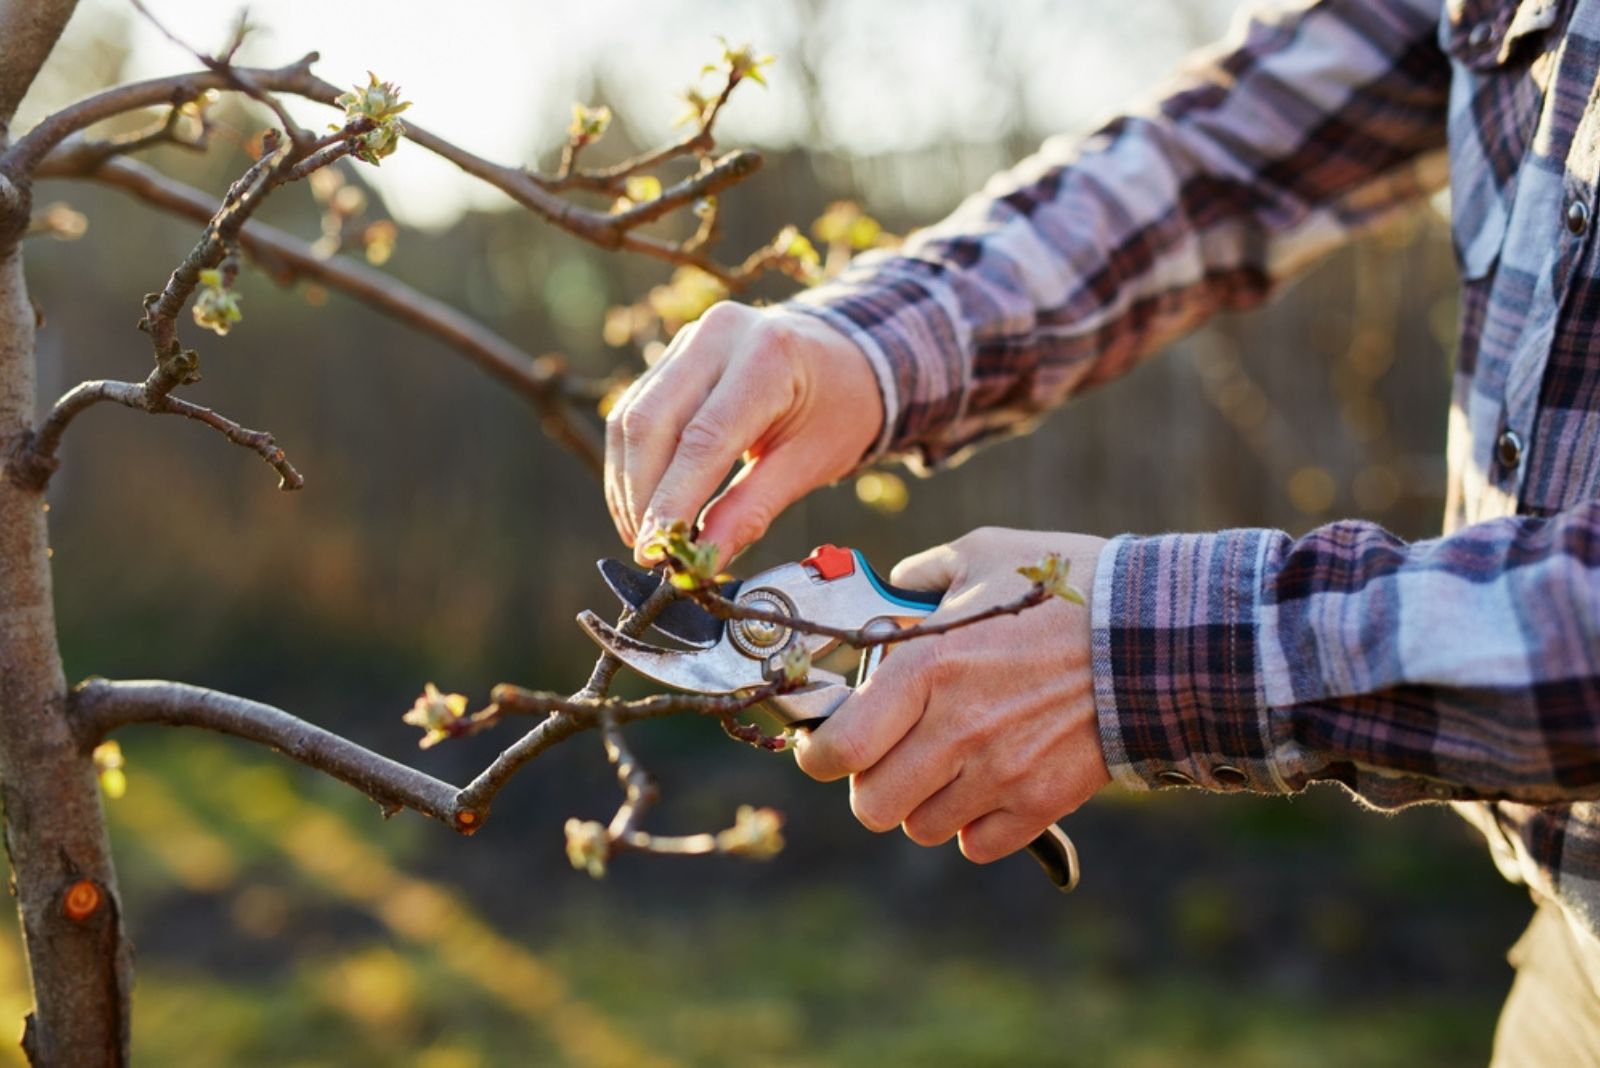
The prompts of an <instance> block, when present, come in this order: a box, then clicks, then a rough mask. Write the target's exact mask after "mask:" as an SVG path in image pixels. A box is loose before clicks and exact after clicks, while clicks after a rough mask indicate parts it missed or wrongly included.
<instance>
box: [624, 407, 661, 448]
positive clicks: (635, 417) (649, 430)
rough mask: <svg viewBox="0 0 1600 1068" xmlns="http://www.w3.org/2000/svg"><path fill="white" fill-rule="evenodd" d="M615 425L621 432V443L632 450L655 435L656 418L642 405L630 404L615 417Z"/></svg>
mask: <svg viewBox="0 0 1600 1068" xmlns="http://www.w3.org/2000/svg"><path fill="white" fill-rule="evenodd" d="M617 424H618V426H619V427H620V429H621V431H622V443H623V444H624V445H626V446H627V447H628V448H630V449H632V448H637V447H638V446H640V445H643V444H644V443H645V442H646V441H648V440H649V439H650V436H651V435H652V434H654V433H655V429H656V417H655V413H654V412H652V411H650V409H648V408H646V407H645V406H644V405H642V404H630V405H629V406H628V407H627V408H626V409H624V410H623V412H622V414H621V415H620V416H618V417H617Z"/></svg>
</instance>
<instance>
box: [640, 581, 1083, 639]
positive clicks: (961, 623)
mask: <svg viewBox="0 0 1600 1068" xmlns="http://www.w3.org/2000/svg"><path fill="white" fill-rule="evenodd" d="M662 585H663V586H665V585H667V583H664V582H663V583H662ZM687 596H689V597H692V598H694V600H695V601H696V602H698V603H699V604H700V605H701V606H702V607H704V608H705V610H706V611H708V612H710V613H711V614H712V615H714V616H716V617H717V618H718V619H722V620H729V619H751V620H758V621H761V622H765V623H777V624H779V625H781V626H785V627H790V628H792V629H794V630H797V631H800V632H801V633H803V634H817V635H820V636H822V637H825V638H837V639H838V640H839V641H841V642H844V643H845V644H846V645H849V646H853V647H854V648H857V649H869V648H872V647H873V646H878V645H897V644H899V643H900V642H907V641H911V640H913V639H915V638H931V637H933V636H934V635H937V634H947V633H949V632H950V631H952V630H960V629H961V628H962V627H970V626H972V625H973V624H974V623H982V622H983V621H984V620H986V619H994V618H995V617H996V616H1014V615H1016V614H1017V613H1018V612H1023V611H1026V610H1027V609H1029V608H1033V607H1035V606H1036V605H1041V604H1044V603H1045V602H1046V601H1048V600H1050V598H1052V597H1054V596H1055V594H1053V593H1051V592H1050V591H1049V590H1048V589H1046V588H1045V587H1043V586H1041V585H1037V584H1035V585H1033V586H1030V587H1029V588H1028V591H1027V592H1026V593H1024V594H1022V595H1021V596H1019V597H1017V598H1015V599H1014V600H1011V601H1006V602H1005V603H1003V604H997V605H991V606H990V607H988V608H985V609H983V610H982V611H978V612H974V613H972V614H971V615H967V616H959V617H957V618H955V619H946V620H941V621H939V622H937V623H918V624H916V625H914V626H910V627H904V628H901V629H899V630H893V629H882V630H880V629H877V628H872V627H835V626H832V625H830V624H827V623H818V622H817V621H816V620H812V619H804V618H801V617H797V616H791V615H788V614H786V613H784V612H778V611H774V610H772V609H766V608H756V607H754V606H753V605H748V604H739V603H737V602H735V601H730V600H728V599H727V598H726V597H724V596H722V595H721V594H720V593H718V592H717V591H716V589H715V588H713V587H709V586H707V587H702V588H700V589H697V590H694V591H692V592H690V593H688V594H687Z"/></svg>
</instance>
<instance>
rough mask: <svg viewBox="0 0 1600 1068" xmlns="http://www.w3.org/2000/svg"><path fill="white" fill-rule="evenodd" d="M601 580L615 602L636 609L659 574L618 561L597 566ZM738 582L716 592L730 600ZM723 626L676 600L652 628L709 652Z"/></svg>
mask: <svg viewBox="0 0 1600 1068" xmlns="http://www.w3.org/2000/svg"><path fill="white" fill-rule="evenodd" d="M599 567H600V576H601V577H602V578H604V579H605V580H606V585H607V586H610V587H611V592H612V593H614V594H616V595H617V600H619V601H621V602H622V603H623V604H625V605H627V606H628V607H629V608H638V607H639V606H640V605H642V604H644V602H645V601H646V599H648V598H649V596H650V595H651V594H652V593H654V592H656V587H657V586H660V585H661V572H659V571H645V570H642V569H640V568H637V567H634V566H632V565H631V564H625V563H623V562H622V561H621V560H613V559H605V560H601V561H600V562H599ZM739 586H740V583H739V581H738V580H737V579H735V580H733V581H731V582H724V583H723V584H722V585H721V586H719V587H718V588H717V589H718V592H719V593H721V594H722V596H724V597H726V598H728V599H729V600H732V599H733V598H734V597H735V596H736V595H737V594H738V592H739ZM725 625H726V624H724V623H723V621H722V620H720V619H718V618H717V617H716V616H714V615H712V614H711V613H710V612H707V611H706V610H705V609H704V608H701V607H700V606H699V605H697V604H695V603H694V602H693V601H689V600H677V601H673V602H672V603H671V604H669V605H667V606H666V607H665V608H663V609H662V610H661V614H660V615H658V616H656V618H655V622H654V623H653V624H652V626H654V627H655V629H656V630H658V631H660V632H661V633H662V634H665V635H666V636H667V637H669V638H671V639H673V640H674V641H680V642H682V643H683V644H685V645H689V646H693V647H694V648H696V649H709V648H711V647H712V646H713V645H716V644H717V642H718V641H720V640H721V638H722V630H723V627H724V626H725Z"/></svg>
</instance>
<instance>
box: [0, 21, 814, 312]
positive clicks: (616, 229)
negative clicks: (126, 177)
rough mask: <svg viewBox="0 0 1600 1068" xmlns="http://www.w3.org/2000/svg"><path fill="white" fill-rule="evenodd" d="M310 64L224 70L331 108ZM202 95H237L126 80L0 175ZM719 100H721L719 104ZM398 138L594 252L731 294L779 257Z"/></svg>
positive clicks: (440, 143)
mask: <svg viewBox="0 0 1600 1068" xmlns="http://www.w3.org/2000/svg"><path fill="white" fill-rule="evenodd" d="M316 59H317V54H316V53H315V52H312V53H309V54H308V55H307V56H305V57H304V58H303V59H301V60H299V61H298V62H296V63H291V64H289V65H287V66H284V67H277V68H237V67H234V68H229V69H230V70H231V71H232V73H233V74H234V75H237V76H239V77H241V78H243V79H244V80H245V81H246V82H247V83H248V84H249V85H251V86H252V87H254V88H257V89H260V90H261V91H262V92H266V93H272V92H278V93H291V94H294V95H296V96H303V97H305V98H306V99H308V100H315V101H317V102H318V103H322V104H326V105H328V106H330V107H331V106H334V102H335V99H336V98H337V97H338V96H339V94H340V90H339V89H338V88H337V87H335V86H334V85H332V84H330V83H328V82H326V81H323V80H322V79H321V78H318V77H317V76H315V75H314V74H312V73H311V69H310V68H311V64H312V63H314V62H315V61H316ZM207 89H218V90H238V89H239V85H238V84H237V83H236V81H234V80H231V79H230V78H229V77H227V76H225V75H224V74H223V73H219V72H217V71H200V72H194V73H190V74H182V75H172V76H168V77H164V78H152V79H149V80H147V81H143V82H132V83H129V84H127V85H120V86H116V87H114V88H111V89H107V90H104V91H103V92H100V93H96V94H94V95H92V96H89V97H86V98H84V99H83V100H80V101H78V102H77V103H75V104H72V105H69V106H68V107H65V108H63V109H61V110H60V111H58V112H56V113H55V114H53V115H51V116H50V117H48V118H46V119H44V120H43V121H41V122H40V123H39V124H38V125H37V126H35V127H34V128H33V129H32V130H30V131H28V133H27V134H26V135H25V136H23V137H21V138H19V139H18V140H17V142H16V143H15V144H13V145H12V146H11V147H10V148H9V149H7V150H6V151H5V152H4V153H0V176H10V177H12V178H13V180H16V179H25V178H26V177H27V176H29V175H31V174H32V173H33V172H34V171H35V169H36V168H37V167H38V166H39V165H40V164H41V163H42V162H43V161H44V160H45V158H46V157H47V156H48V155H49V154H50V152H51V150H52V149H54V148H55V147H56V146H57V145H59V144H61V143H62V142H63V141H64V140H65V139H66V138H68V137H70V136H71V135H72V134H74V133H77V132H78V131H80V130H83V129H85V128H87V127H89V126H92V125H94V124H95V123H97V122H100V121H103V120H105V119H109V118H112V117H114V116H116V115H121V114H124V113H126V112H129V111H137V110H140V109H142V108H147V107H155V106H159V105H162V104H169V103H171V102H173V101H174V100H179V99H193V98H194V97H195V96H197V95H198V94H200V93H202V92H205V91H206V90H207ZM724 99H725V96H724V97H723V98H719V100H724ZM718 107H719V108H720V104H719V105H718ZM713 118H714V115H713ZM405 137H406V139H407V140H409V141H412V142H414V143H415V144H417V145H419V146H420V147H422V148H424V149H426V150H427V151H429V152H432V153H434V154H435V155H437V156H439V157H441V158H442V159H444V160H446V161H448V162H450V163H453V164H455V165H456V166H457V167H458V168H460V169H461V170H462V171H464V172H465V173H467V174H469V175H471V176H473V177H474V178H477V179H479V180H481V181H483V182H486V183H488V184H489V185H492V186H494V187H495V188H497V189H499V190H500V191H501V192H503V193H505V194H506V195H507V196H509V197H511V199H512V200H514V201H516V202H517V203H518V204H521V205H522V206H523V207H525V208H527V209H528V210H530V211H532V212H533V213H534V214H536V215H538V216H539V217H540V218H542V219H544V220H545V221H546V222H549V223H551V224H552V225H554V226H557V227H559V228H561V229H563V230H566V231H567V232H568V233H571V234H573V235H574V236H576V237H579V238H581V239H583V240H585V241H588V242H590V243H591V244H594V245H597V246H598V247H600V248H604V249H612V250H618V249H620V250H624V251H628V252H636V253H639V254H641V255H645V256H651V257H654V258H655V259H658V260H664V261H665V262H667V263H671V264H676V265H679V266H690V267H696V268H698V269H700V270H702V271H704V272H706V273H707V274H709V275H711V276H712V277H714V278H716V279H718V280H719V281H720V282H722V284H723V285H725V286H726V287H727V288H728V289H729V290H730V291H732V292H737V291H738V290H740V289H743V288H745V287H747V286H749V285H750V284H751V283H752V282H754V281H755V280H756V278H758V277H759V276H760V275H761V274H762V273H764V272H765V271H766V270H768V269H771V268H773V267H781V266H782V264H783V261H782V259H781V257H775V256H773V255H771V254H770V250H766V249H757V250H756V252H754V253H752V254H751V255H750V256H749V257H747V258H746V259H745V260H744V261H743V262H742V263H740V264H738V265H736V266H726V265H724V264H721V263H719V262H717V261H716V260H714V259H713V258H712V257H711V256H710V255H709V254H708V253H707V252H706V251H705V248H704V243H703V242H701V243H698V244H688V243H685V242H674V241H670V240H667V239H665V238H658V237H653V236H650V235H647V234H641V233H636V232H634V230H633V229H632V226H636V225H639V223H638V222H637V221H635V222H633V223H631V224H629V225H626V226H625V225H619V224H618V222H617V218H618V217H617V216H614V215H611V214H608V213H606V212H601V211H592V210H589V209H587V208H583V207H580V206H578V205H576V204H573V203H571V202H570V201H568V200H566V199H564V198H562V197H561V196H560V195H559V194H558V192H557V190H556V188H554V187H553V185H552V183H553V181H554V180H553V179H551V178H549V177H546V176H541V175H536V174H533V173H530V172H529V171H527V170H524V169H522V168H519V167H508V166H505V165H504V164H500V163H495V162H492V161H490V160H487V159H484V158H483V157H481V156H478V155H475V154H474V153H471V152H468V151H467V150H465V149H463V148H461V147H459V146H458V145H455V144H453V143H451V142H450V141H447V140H445V139H444V138H442V137H439V136H437V135H436V134H433V133H430V132H429V131H428V130H426V129H424V128H422V127H420V126H417V125H415V124H413V123H409V122H408V123H406V127H405ZM747 155H749V156H750V157H752V158H751V159H750V160H748V161H745V162H742V163H741V164H740V167H741V168H742V170H741V176H742V177H748V176H749V174H751V173H754V170H755V169H756V167H757V166H759V164H758V163H757V162H756V161H757V160H758V159H759V156H757V155H756V154H755V153H747Z"/></svg>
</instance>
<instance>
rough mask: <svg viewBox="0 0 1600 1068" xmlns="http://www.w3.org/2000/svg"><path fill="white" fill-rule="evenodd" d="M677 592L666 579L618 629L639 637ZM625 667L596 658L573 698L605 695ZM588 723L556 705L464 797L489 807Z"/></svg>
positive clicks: (614, 660) (607, 656) (607, 658)
mask: <svg viewBox="0 0 1600 1068" xmlns="http://www.w3.org/2000/svg"><path fill="white" fill-rule="evenodd" d="M677 596H678V591H677V590H676V589H674V588H672V586H671V585H670V584H668V583H665V582H663V583H662V584H661V585H660V586H659V587H657V588H656V590H655V592H654V593H652V594H651V595H650V597H649V598H648V599H647V600H646V601H645V603H644V604H642V605H640V606H639V607H638V608H637V609H635V610H634V611H631V612H625V613H623V616H622V618H621V619H620V620H618V622H617V630H618V631H620V632H621V633H623V634H626V635H628V636H629V637H638V636H639V635H640V634H642V633H644V629H645V628H646V627H648V626H649V625H650V624H651V622H652V621H654V620H655V618H656V616H657V615H659V614H660V613H661V610H662V609H663V608H665V607H666V606H667V604H668V603H669V602H671V601H672V600H673V599H674V598H676V597H677ZM621 669H622V661H621V660H618V659H617V658H616V657H614V656H612V655H611V654H610V653H602V654H601V655H600V658H599V659H598V660H596V661H595V662H594V669H593V670H592V671H590V672H589V681H587V682H585V683H584V684H583V687H582V688H581V689H580V690H578V691H577V692H576V693H574V694H573V695H572V697H571V698H570V700H573V701H594V700H596V699H599V698H603V697H605V695H606V693H607V692H608V691H609V690H610V689H611V682H612V680H613V679H615V678H616V677H617V672H618V671H620V670H621ZM584 727H585V724H584V722H583V720H582V718H581V717H579V716H575V715H573V714H571V713H570V712H566V711H563V710H561V709H559V708H557V709H553V710H552V711H551V712H550V714H549V715H548V716H546V717H545V719H544V721H543V722H541V723H540V724H539V725H538V726H537V727H535V728H533V730H531V731H529V732H528V733H527V734H524V735H523V736H522V737H521V738H519V739H517V740H516V741H515V742H513V743H512V744H511V745H510V746H509V747H507V748H506V750H505V752H503V753H501V754H500V755H499V756H497V757H496V758H495V759H494V763H492V764H490V765H489V766H488V767H487V768H485V769H484V770H483V772H482V773H481V774H480V775H479V776H478V777H477V778H475V779H473V780H472V782H470V783H468V784H467V788H466V789H465V790H463V791H461V796H462V799H463V800H465V801H466V803H467V804H469V805H472V806H474V807H484V808H487V807H488V805H489V803H490V802H491V801H493V800H494V796H495V795H496V794H498V793H499V792H500V791H501V790H502V789H504V788H505V785H506V783H508V782H510V781H511V779H512V778H513V777H514V776H515V775H516V774H517V772H518V771H520V770H521V769H522V767H523V766H524V765H525V764H527V763H528V761H530V760H532V759H533V758H534V757H536V756H538V755H539V754H540V753H542V752H544V751H545V750H546V749H549V748H550V747H551V746H552V745H555V744H556V743H558V742H560V741H562V740H564V739H566V738H568V737H571V736H572V735H573V734H576V733H577V732H578V731H580V730H583V729H584Z"/></svg>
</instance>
